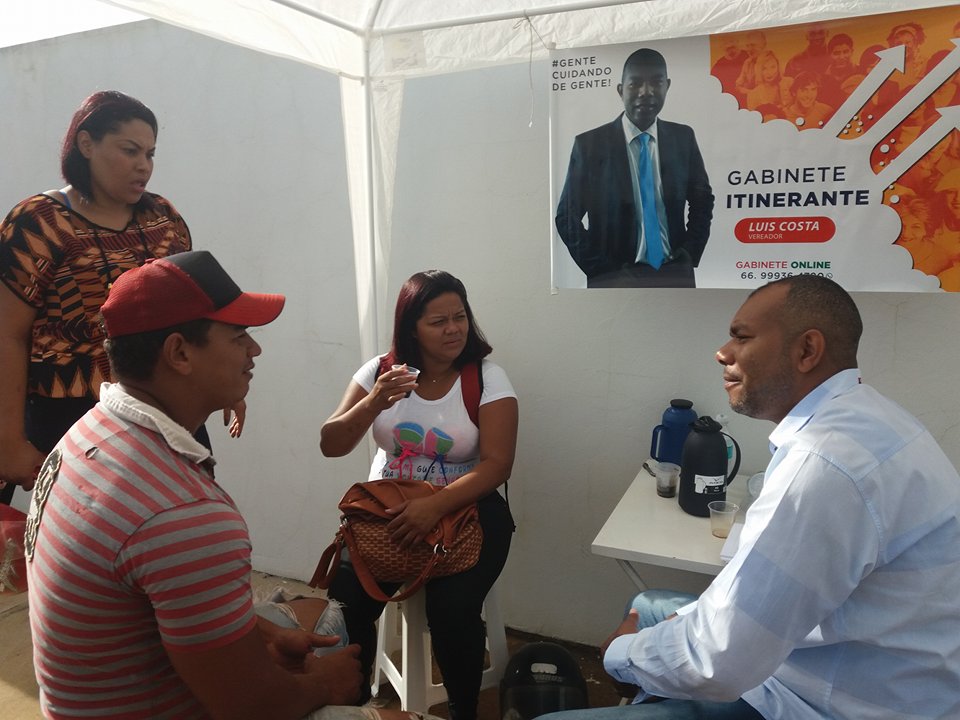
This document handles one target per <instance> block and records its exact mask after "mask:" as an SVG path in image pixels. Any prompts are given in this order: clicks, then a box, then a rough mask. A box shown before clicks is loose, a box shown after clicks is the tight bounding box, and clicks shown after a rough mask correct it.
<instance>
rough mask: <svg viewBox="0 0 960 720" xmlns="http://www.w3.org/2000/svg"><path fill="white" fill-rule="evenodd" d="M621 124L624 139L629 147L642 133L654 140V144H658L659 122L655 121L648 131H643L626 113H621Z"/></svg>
mask: <svg viewBox="0 0 960 720" xmlns="http://www.w3.org/2000/svg"><path fill="white" fill-rule="evenodd" d="M620 123H621V125H623V139H624V140H626V142H627V145H629V144H630V143H631V142H632V141H633V139H634V138H635V137H637V136H638V135H640V134H642V133H647V134H648V135H650V137H652V138H653V142H654V144H656V143H657V121H656V120H654V121H653V124H651V125H650V127H648V128H647V129H646V130H641V129H640V128H638V127H637V126H636V125H634V124H633V123H632V122H630V118H628V117H627V114H626V113H621V115H620Z"/></svg>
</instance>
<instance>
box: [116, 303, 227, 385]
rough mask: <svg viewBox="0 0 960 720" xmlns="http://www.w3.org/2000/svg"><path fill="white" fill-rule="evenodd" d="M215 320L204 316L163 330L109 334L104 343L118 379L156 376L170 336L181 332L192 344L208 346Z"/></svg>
mask: <svg viewBox="0 0 960 720" xmlns="http://www.w3.org/2000/svg"><path fill="white" fill-rule="evenodd" d="M213 322H214V321H213V320H207V319H205V318H201V319H200V320H190V321H188V322H185V323H180V324H179V325H174V326H172V327H168V328H161V329H160V330H150V331H148V332H143V333H136V334H134V335H121V336H120V337H115V338H107V339H106V340H104V342H103V347H104V350H106V351H107V358H108V359H109V360H110V371H111V373H112V375H113V377H114V379H115V380H124V379H126V380H141V381H143V380H149V379H150V378H151V377H152V376H153V371H154V368H155V367H156V366H157V360H159V359H160V349H161V348H162V347H163V343H164V341H165V340H166V339H167V338H168V337H169V336H171V335H173V334H174V333H179V334H180V335H183V338H184V340H186V341H187V342H188V343H190V344H191V345H196V346H197V347H204V346H205V345H206V344H207V333H208V332H209V331H210V326H211V325H213Z"/></svg>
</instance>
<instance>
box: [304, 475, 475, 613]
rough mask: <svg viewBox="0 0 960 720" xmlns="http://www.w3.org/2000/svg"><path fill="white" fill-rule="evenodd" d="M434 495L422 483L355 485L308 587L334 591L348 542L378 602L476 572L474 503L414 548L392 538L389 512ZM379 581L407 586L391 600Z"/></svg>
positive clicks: (448, 517)
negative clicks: (431, 581) (438, 580)
mask: <svg viewBox="0 0 960 720" xmlns="http://www.w3.org/2000/svg"><path fill="white" fill-rule="evenodd" d="M435 492H437V488H435V487H434V486H433V485H431V484H430V483H428V482H423V481H421V480H371V481H370V482H364V483H356V484H354V485H352V486H351V487H350V489H349V490H347V492H346V493H345V494H344V496H343V498H341V500H340V505H339V507H340V529H339V530H337V534H336V537H334V540H333V542H332V543H330V546H329V547H327V549H326V550H324V551H323V555H321V556H320V562H319V563H318V564H317V570H316V572H314V574H313V578H312V579H311V580H310V585H311V586H312V587H319V588H328V587H330V583H331V582H333V578H334V576H335V575H336V572H337V567H338V566H339V565H340V553H341V551H342V550H343V546H344V544H346V546H347V549H348V550H349V551H350V560H351V562H352V563H353V568H354V570H355V571H356V573H357V578H358V579H359V580H360V584H361V585H363V589H364V590H366V592H367V594H368V595H369V596H370V597H372V598H374V599H375V600H379V601H380V602H387V601H388V600H394V601H397V602H399V601H401V600H406V599H407V598H408V597H410V596H411V595H413V594H414V593H415V592H416V591H417V590H419V589H420V587H421V586H422V585H423V584H424V583H425V582H426V581H427V580H429V579H430V578H433V577H443V576H445V575H454V574H456V573H460V572H463V571H464V570H469V569H470V568H472V567H473V566H474V565H476V563H477V559H478V558H479V557H480V546H481V545H482V544H483V530H482V529H481V528H480V521H479V518H478V516H477V505H476V503H473V504H471V505H468V506H467V507H465V508H461V509H460V510H457V511H456V512H453V513H450V514H449V515H445V516H444V517H442V518H441V519H440V522H439V523H438V524H437V527H435V528H434V529H433V530H432V531H431V532H430V533H429V534H428V535H427V537H426V538H424V540H423V542H422V543H418V544H417V545H416V546H414V547H412V548H408V549H403V548H401V547H400V546H398V545H397V544H396V543H395V542H393V541H392V540H391V539H390V534H389V533H388V532H387V523H389V522H390V521H391V520H392V519H393V518H394V516H393V515H388V514H387V508H392V507H396V506H397V505H399V504H400V503H402V502H403V501H404V500H413V499H416V498H422V497H429V496H430V495H432V494H433V493H435ZM378 582H399V583H406V587H405V588H404V589H403V591H402V592H400V593H398V594H397V595H394V596H393V597H392V598H391V597H388V596H387V595H386V594H385V593H384V592H383V591H382V590H381V589H380V588H379V586H378V585H377V583H378Z"/></svg>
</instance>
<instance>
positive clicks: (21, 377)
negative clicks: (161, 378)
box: [0, 91, 191, 503]
mask: <svg viewBox="0 0 960 720" xmlns="http://www.w3.org/2000/svg"><path fill="white" fill-rule="evenodd" d="M156 138H157V120H156V117H155V116H154V114H153V112H152V111H151V110H150V109H149V108H148V107H146V106H145V105H144V104H143V103H141V102H140V101H139V100H136V99H134V98H132V97H129V96H127V95H124V94H123V93H120V92H116V91H102V92H97V93H94V94H93V95H91V96H90V97H88V98H87V99H86V100H84V101H83V103H82V104H81V105H80V108H79V109H78V110H77V111H76V112H75V113H74V115H73V119H72V121H71V123H70V127H69V128H68V130H67V133H66V137H65V138H64V140H63V147H62V150H61V154H60V166H61V171H62V174H63V178H64V179H65V180H66V181H67V183H68V184H67V185H66V186H65V187H63V188H61V189H60V190H48V191H47V192H44V193H41V194H38V195H33V196H32V197H29V198H27V199H26V200H24V201H22V202H21V203H19V204H18V205H17V206H16V207H14V208H13V210H11V211H10V213H9V214H8V215H7V217H6V218H5V219H4V220H3V221H2V222H0V486H2V485H6V487H3V488H2V489H0V502H4V503H9V502H10V498H11V496H12V494H13V488H14V486H15V485H22V486H23V487H24V488H25V489H30V488H31V487H32V486H33V483H34V479H35V477H36V473H37V470H38V469H39V466H40V464H41V463H42V462H43V458H44V456H45V455H46V453H47V452H49V451H50V450H51V449H52V447H53V446H54V445H55V444H56V443H57V441H58V440H59V439H60V437H61V436H62V435H63V433H64V432H66V430H67V429H69V427H70V426H71V425H72V424H73V423H74V421H76V420H77V419H78V418H79V417H80V416H81V415H83V413H85V412H86V411H87V410H88V409H89V408H90V407H92V406H93V405H94V404H95V403H96V401H97V395H98V392H99V388H100V383H101V382H103V381H104V380H109V379H110V375H109V372H110V371H109V365H108V363H107V359H106V355H105V354H104V350H103V344H102V341H103V335H102V332H101V329H100V326H99V323H98V320H97V316H98V313H99V312H100V306H101V305H102V304H103V302H104V301H105V300H106V298H107V293H108V292H109V291H110V287H111V285H112V284H113V282H114V281H115V280H116V279H117V277H119V275H120V274H121V273H122V272H124V271H125V270H127V269H129V268H132V267H136V266H138V265H142V264H143V263H144V262H146V261H147V260H148V259H149V258H154V257H163V256H166V255H172V254H174V253H178V252H183V251H184V250H190V249H191V240H190V231H189V230H188V228H187V225H186V223H185V222H184V221H183V218H182V217H180V215H179V213H177V211H176V210H175V209H174V207H173V205H171V204H170V203H169V202H168V201H167V200H165V199H164V198H162V197H160V196H159V195H155V194H153V193H150V192H147V191H146V188H147V183H148V182H149V180H150V176H151V174H152V173H153V155H154V150H155V147H156Z"/></svg>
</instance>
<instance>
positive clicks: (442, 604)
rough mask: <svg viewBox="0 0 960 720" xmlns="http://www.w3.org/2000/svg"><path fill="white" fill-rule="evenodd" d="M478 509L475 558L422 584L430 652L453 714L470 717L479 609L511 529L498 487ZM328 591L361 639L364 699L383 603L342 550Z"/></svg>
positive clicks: (389, 589) (387, 588) (479, 665)
mask: <svg viewBox="0 0 960 720" xmlns="http://www.w3.org/2000/svg"><path fill="white" fill-rule="evenodd" d="M477 509H478V512H479V516H480V526H481V527H482V528H483V547H482V548H481V550H480V559H479V560H477V564H476V565H474V566H473V567H472V568H470V569H469V570H466V571H464V572H462V573H458V574H456V575H448V576H447V577H442V578H435V579H433V580H430V581H429V582H428V583H427V584H426V585H425V590H424V591H425V592H426V607H427V625H428V627H429V628H430V640H431V644H432V646H433V655H434V658H436V661H437V665H438V667H439V668H440V674H441V675H442V676H443V686H444V688H446V690H447V697H448V698H449V703H450V717H451V718H452V720H474V719H475V718H476V716H477V699H478V697H479V695H480V680H481V675H482V674H483V657H484V647H485V644H486V628H485V627H484V624H483V619H482V618H481V616H480V613H481V611H482V610H483V601H484V598H486V596H487V593H488V592H489V591H490V588H491V587H493V584H494V583H495V582H496V580H497V578H498V577H499V576H500V572H501V571H502V570H503V566H504V564H505V563H506V561H507V553H508V552H509V551H510V540H511V538H512V535H513V530H514V524H513V518H512V517H511V515H510V509H509V508H508V507H507V503H506V501H505V500H504V499H503V498H502V497H501V496H500V494H499V493H496V492H493V493H491V494H490V495H488V496H487V497H485V498H483V499H482V500H480V502H479V503H477ZM380 588H381V589H382V590H383V592H384V593H386V594H387V595H393V594H394V593H395V592H396V591H397V590H399V589H400V585H399V584H395V583H383V584H381V585H380ZM328 596H329V597H331V598H333V599H335V600H338V601H340V602H341V603H343V615H344V619H345V620H346V623H347V632H348V633H349V635H350V642H351V643H357V644H359V645H360V665H361V669H362V671H363V677H364V684H363V693H364V697H363V700H364V701H366V700H367V699H368V698H369V692H370V675H371V673H372V671H373V661H374V657H375V655H376V650H377V630H376V621H377V618H379V617H380V615H381V613H383V608H384V603H381V602H378V601H376V600H374V599H372V598H371V597H370V596H369V595H367V593H366V592H365V591H364V589H363V586H362V585H360V581H359V580H358V579H357V576H356V573H355V572H354V569H353V565H352V564H351V562H350V559H349V557H348V555H347V554H346V553H344V557H343V559H342V560H341V563H340V567H339V568H338V570H337V574H336V577H335V578H334V580H333V583H332V584H331V585H330V590H329V592H328ZM415 709H418V710H423V709H425V708H415Z"/></svg>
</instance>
